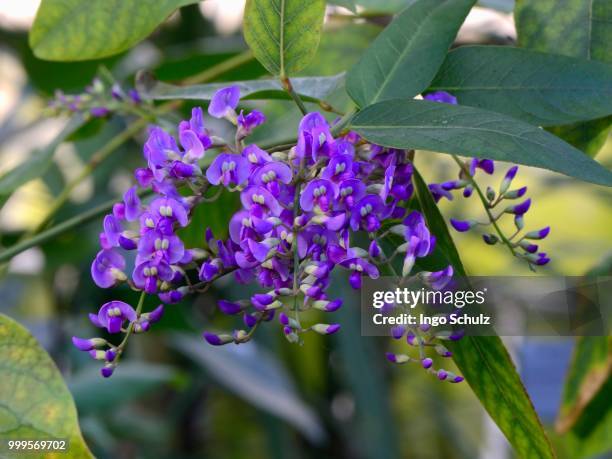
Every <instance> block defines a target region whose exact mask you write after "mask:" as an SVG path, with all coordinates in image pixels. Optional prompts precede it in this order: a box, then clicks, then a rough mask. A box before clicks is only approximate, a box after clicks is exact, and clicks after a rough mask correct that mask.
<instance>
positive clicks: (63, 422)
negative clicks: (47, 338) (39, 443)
mask: <svg viewBox="0 0 612 459" xmlns="http://www.w3.org/2000/svg"><path fill="white" fill-rule="evenodd" d="M0 352H1V362H2V363H1V364H0V381H2V383H0V440H1V441H2V446H0V453H2V452H3V448H4V447H5V445H6V441H5V440H8V439H23V440H28V439H32V440H34V439H36V440H53V439H64V440H68V443H69V445H68V446H69V448H68V451H67V453H66V454H62V457H67V458H79V459H81V458H91V457H93V456H92V455H91V453H90V452H89V449H88V448H87V445H86V444H85V442H84V440H83V437H82V436H81V431H80V430H79V424H78V419H77V412H76V408H75V407H74V402H73V400H72V397H71V396H70V392H69V391H68V388H67V387H66V385H65V384H64V380H63V379H62V376H61V374H60V372H59V370H58V369H57V367H56V366H55V364H54V363H53V360H51V357H49V355H48V354H47V353H46V352H45V350H44V349H43V348H42V347H41V346H40V345H39V344H38V343H37V342H36V340H35V339H34V337H33V336H32V335H30V333H29V332H28V331H27V330H26V329H25V328H23V327H22V326H21V325H19V324H18V323H17V322H15V321H14V320H12V319H10V318H8V317H7V316H5V315H3V314H0ZM0 455H2V454H0ZM19 457H24V458H41V457H56V455H55V454H52V453H49V454H43V455H41V454H40V452H32V454H29V453H27V452H22V453H20V454H19Z"/></svg>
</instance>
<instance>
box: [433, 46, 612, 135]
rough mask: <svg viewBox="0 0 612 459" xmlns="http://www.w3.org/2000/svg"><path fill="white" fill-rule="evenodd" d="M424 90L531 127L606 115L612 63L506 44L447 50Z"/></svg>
mask: <svg viewBox="0 0 612 459" xmlns="http://www.w3.org/2000/svg"><path fill="white" fill-rule="evenodd" d="M429 89H431V90H435V91H447V92H449V93H451V94H453V95H454V96H456V97H457V99H458V101H459V103H460V104H462V105H469V106H471V107H478V108H484V109H487V110H492V111H496V112H500V113H505V114H506V115H510V116H513V117H514V118H519V119H522V120H523V121H526V122H528V123H531V124H535V125H537V126H554V125H558V124H568V123H573V122H576V121H584V120H590V119H595V118H599V117H602V116H607V115H609V114H611V113H612V65H609V64H605V63H603V62H597V61H588V60H585V59H575V58H571V57H566V56H558V55H553V54H546V53H540V52H535V51H529V50H525V49H520V48H510V47H507V46H466V47H461V48H459V49H457V50H455V51H452V52H451V53H449V54H448V56H447V57H446V60H445V61H444V64H442V67H441V68H440V71H439V72H438V75H437V76H436V78H435V80H434V81H433V82H432V84H431V86H430V88H429Z"/></svg>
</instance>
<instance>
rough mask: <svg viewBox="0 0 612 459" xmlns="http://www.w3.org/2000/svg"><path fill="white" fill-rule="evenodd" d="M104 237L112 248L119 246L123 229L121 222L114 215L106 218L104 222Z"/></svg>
mask: <svg viewBox="0 0 612 459" xmlns="http://www.w3.org/2000/svg"><path fill="white" fill-rule="evenodd" d="M103 227H104V235H105V237H106V241H107V243H108V244H109V245H110V246H111V247H117V246H118V245H119V235H120V234H121V231H123V228H122V227H121V222H120V221H119V220H118V219H117V217H115V216H114V215H112V214H110V215H107V216H106V217H104V221H103Z"/></svg>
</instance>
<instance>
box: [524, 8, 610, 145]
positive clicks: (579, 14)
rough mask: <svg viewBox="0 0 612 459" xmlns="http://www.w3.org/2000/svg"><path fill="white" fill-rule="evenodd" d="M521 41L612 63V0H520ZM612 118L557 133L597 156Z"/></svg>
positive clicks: (568, 128) (525, 44)
mask: <svg viewBox="0 0 612 459" xmlns="http://www.w3.org/2000/svg"><path fill="white" fill-rule="evenodd" d="M514 18H515V23H516V28H517V33H518V41H519V45H520V46H522V47H524V48H531V49H534V50H536V51H544V52H549V53H555V54H564V55H566V56H572V57H579V58H583V59H593V60H598V61H604V62H610V63H612V52H610V43H612V3H610V2H609V1H608V0H520V1H518V2H517V5H516V9H515V14H514ZM611 126H612V119H611V118H605V119H601V120H596V121H591V122H588V123H582V124H576V125H574V126H568V127H567V128H565V127H561V128H559V129H555V130H554V133H555V135H558V136H559V137H561V138H562V139H564V140H566V141H567V142H569V143H571V144H572V145H574V146H575V147H576V148H578V149H579V150H582V151H584V152H585V153H587V154H588V155H589V156H595V155H596V154H597V152H598V151H599V150H600V148H601V147H602V145H603V143H602V139H605V138H606V137H607V136H608V133H609V132H610V127H611Z"/></svg>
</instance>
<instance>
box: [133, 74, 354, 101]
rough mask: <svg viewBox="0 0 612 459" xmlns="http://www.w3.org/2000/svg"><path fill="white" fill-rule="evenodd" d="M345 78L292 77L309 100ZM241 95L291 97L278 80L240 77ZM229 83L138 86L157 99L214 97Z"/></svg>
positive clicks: (332, 89) (206, 98) (295, 88)
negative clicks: (241, 79) (245, 79)
mask: <svg viewBox="0 0 612 459" xmlns="http://www.w3.org/2000/svg"><path fill="white" fill-rule="evenodd" d="M343 81H344V74H339V75H334V76H331V77H301V78H292V79H291V85H292V86H293V89H294V90H295V91H296V92H297V93H298V94H300V95H301V96H303V98H304V100H306V101H315V102H316V101H318V100H320V99H324V98H325V97H327V96H328V95H329V94H331V93H332V92H333V91H334V90H336V89H337V88H338V87H339V86H340V85H341V84H342V82H343ZM232 84H235V85H236V86H238V87H239V88H240V97H241V99H290V97H289V96H288V95H287V93H286V91H285V90H284V89H283V86H282V84H281V83H280V81H278V80H271V79H268V80H249V81H237V82H234V83H232ZM227 85H228V84H227V83H209V84H197V85H193V86H175V85H171V84H167V83H162V82H159V81H154V82H148V81H141V84H139V85H138V89H139V90H141V91H142V94H143V97H145V98H147V99H153V100H166V99H170V100H173V99H193V100H210V99H211V98H212V96H213V94H214V93H215V92H216V91H218V90H219V89H221V88H224V87H226V86H227Z"/></svg>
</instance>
